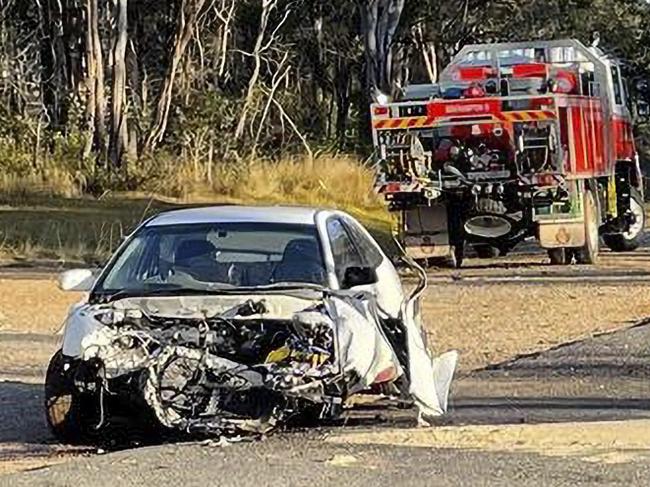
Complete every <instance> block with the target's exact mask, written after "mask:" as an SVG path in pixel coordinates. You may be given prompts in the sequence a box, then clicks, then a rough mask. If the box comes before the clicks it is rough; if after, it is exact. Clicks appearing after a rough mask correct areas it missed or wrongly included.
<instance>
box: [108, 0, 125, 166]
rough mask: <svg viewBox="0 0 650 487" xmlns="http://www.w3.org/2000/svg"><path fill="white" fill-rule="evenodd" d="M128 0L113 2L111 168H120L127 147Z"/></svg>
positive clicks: (115, 0)
mask: <svg viewBox="0 0 650 487" xmlns="http://www.w3.org/2000/svg"><path fill="white" fill-rule="evenodd" d="M127 11H128V0H114V19H115V29H114V41H113V83H112V89H111V99H112V110H111V144H110V157H111V162H112V164H113V166H115V167H120V166H121V165H122V162H123V161H122V158H123V156H124V152H125V151H126V148H127V147H128V127H127V112H126V108H127V107H126V47H127V43H128V19H127Z"/></svg>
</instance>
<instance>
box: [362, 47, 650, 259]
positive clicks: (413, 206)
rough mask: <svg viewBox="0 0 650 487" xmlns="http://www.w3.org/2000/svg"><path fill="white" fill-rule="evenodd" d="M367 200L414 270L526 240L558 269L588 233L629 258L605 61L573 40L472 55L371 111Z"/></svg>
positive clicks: (622, 174)
mask: <svg viewBox="0 0 650 487" xmlns="http://www.w3.org/2000/svg"><path fill="white" fill-rule="evenodd" d="M371 116H372V117H371V118H372V129H373V140H374V145H375V151H376V157H377V167H378V169H379V172H378V177H377V181H376V190H377V191H378V192H379V193H381V194H383V195H384V198H385V200H386V201H387V203H388V205H389V209H390V210H391V211H395V212H398V213H399V214H400V216H401V218H400V228H399V230H400V239H401V241H402V243H403V244H404V246H405V248H406V250H407V252H408V253H409V255H410V256H412V257H413V258H416V259H422V260H425V259H429V258H450V259H452V261H453V263H454V265H456V266H460V265H461V263H462V260H463V256H464V250H465V248H466V246H467V245H472V246H474V248H475V249H476V251H477V253H478V254H479V256H493V255H494V253H495V252H496V251H497V250H498V251H499V252H500V253H501V254H505V253H507V252H508V251H509V250H511V249H512V248H513V247H514V246H515V245H517V243H519V242H521V241H522V240H524V239H526V238H529V237H536V238H537V239H538V240H539V243H540V244H541V246H542V247H543V248H545V249H547V250H548V251H549V256H550V257H551V261H552V262H553V263H557V264H564V263H571V262H572V261H573V259H574V258H575V260H576V261H577V262H579V263H594V262H595V261H596V260H597V258H598V252H599V241H600V236H601V235H602V236H603V240H604V242H605V244H606V245H607V246H608V247H609V248H611V249H612V250H614V251H626V250H633V249H635V248H636V247H638V245H639V243H640V239H641V237H642V233H643V227H644V223H645V213H644V208H643V184H642V176H641V170H640V167H639V160H638V155H637V152H636V149H635V145H634V139H633V134H632V117H631V114H630V110H629V108H628V107H627V91H626V86H625V81H624V80H623V78H622V76H621V70H620V66H619V63H618V61H617V60H615V59H612V58H610V57H609V56H606V55H605V54H603V53H602V52H601V51H600V50H599V49H598V48H596V47H590V48H587V47H585V46H584V45H583V44H581V43H580V42H579V41H576V40H561V41H547V42H522V43H505V44H485V45H470V46H466V47H465V48H463V49H462V50H461V51H460V52H459V53H458V55H457V56H456V57H455V58H454V60H453V61H452V62H451V64H450V65H449V66H448V67H447V68H446V69H445V70H444V71H443V73H442V74H441V77H440V83H439V84H435V85H411V86H407V87H406V88H404V89H403V90H402V94H401V96H400V97H399V98H398V99H397V100H396V101H394V102H392V103H385V104H373V105H372V107H371Z"/></svg>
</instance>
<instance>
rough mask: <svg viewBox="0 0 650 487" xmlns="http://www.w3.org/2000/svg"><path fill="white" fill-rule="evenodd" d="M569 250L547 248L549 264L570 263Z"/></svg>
mask: <svg viewBox="0 0 650 487" xmlns="http://www.w3.org/2000/svg"><path fill="white" fill-rule="evenodd" d="M570 255H571V254H570V252H568V251H567V249H548V256H549V258H550V259H551V265H567V264H570V263H571V259H570Z"/></svg>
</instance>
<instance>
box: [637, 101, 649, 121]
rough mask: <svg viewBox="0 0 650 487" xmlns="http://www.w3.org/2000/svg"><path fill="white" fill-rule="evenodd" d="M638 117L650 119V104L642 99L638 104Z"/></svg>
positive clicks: (642, 119)
mask: <svg viewBox="0 0 650 487" xmlns="http://www.w3.org/2000/svg"><path fill="white" fill-rule="evenodd" d="M636 117H637V118H638V119H639V120H641V121H644V122H647V121H648V119H650V104H648V103H646V102H645V101H640V102H638V103H637V104H636Z"/></svg>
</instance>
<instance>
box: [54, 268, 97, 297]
mask: <svg viewBox="0 0 650 487" xmlns="http://www.w3.org/2000/svg"><path fill="white" fill-rule="evenodd" d="M94 284H95V273H94V272H93V271H91V270H90V269H71V270H69V271H65V272H62V273H61V274H59V287H60V288H61V289H62V290H63V291H79V292H88V291H90V290H91V289H92V287H93V285H94Z"/></svg>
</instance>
